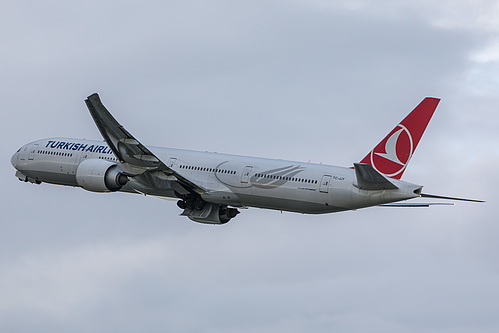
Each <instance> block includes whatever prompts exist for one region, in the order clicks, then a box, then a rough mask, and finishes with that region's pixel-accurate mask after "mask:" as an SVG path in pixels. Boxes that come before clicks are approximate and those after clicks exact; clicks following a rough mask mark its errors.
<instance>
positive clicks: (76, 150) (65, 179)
mask: <svg viewBox="0 0 499 333" xmlns="http://www.w3.org/2000/svg"><path fill="white" fill-rule="evenodd" d="M439 102H440V99H438V98H433V97H427V98H425V99H424V100H423V101H422V102H421V103H420V104H419V105H418V106H416V108H415V109H414V110H413V111H412V112H411V113H409V115H408V116H407V117H405V118H404V119H403V120H402V121H401V122H400V123H399V124H398V125H397V126H395V128H394V129H393V130H392V131H391V132H390V133H388V135H387V136H386V137H385V138H384V139H383V140H381V142H379V143H378V145H376V146H375V147H374V148H373V149H372V150H371V151H370V152H369V153H368V154H367V155H366V156H365V157H364V158H363V159H362V160H360V162H358V163H353V166H352V167H339V166H332V165H324V164H314V163H304V162H296V161H286V160H278V159H268V158H258V157H248V156H238V155H228V154H219V153H212V152H201V151H192V150H183V149H174V148H162V147H152V146H145V145H143V144H142V143H141V142H139V141H138V140H137V139H136V138H135V137H134V136H133V135H132V134H130V133H129V132H128V131H127V130H126V129H125V128H124V127H123V126H122V125H121V124H120V123H119V122H118V121H117V120H116V119H115V118H114V117H113V116H112V115H111V113H109V111H108V110H107V109H106V107H105V106H104V105H103V104H102V102H101V99H100V97H99V95H98V94H97V93H94V94H92V95H90V96H88V97H87V99H86V100H85V103H86V105H87V107H88V109H89V111H90V114H91V116H92V118H93V120H94V122H95V124H96V125H97V128H98V129H99V131H100V133H101V135H102V137H103V138H104V142H105V143H104V142H103V141H94V140H82V139H73V138H48V139H42V140H38V141H34V142H31V143H28V144H26V145H24V146H22V147H21V148H20V149H19V150H18V151H17V152H16V153H15V154H14V155H13V156H12V159H11V162H12V165H13V166H14V168H15V169H16V170H17V171H16V176H17V178H19V180H21V181H24V182H31V183H35V184H41V183H50V184H57V185H66V186H74V187H81V188H83V189H85V190H88V191H93V192H117V191H119V192H128V193H138V194H144V195H149V196H154V197H161V198H169V199H174V200H178V201H177V205H178V207H179V208H181V209H182V210H183V211H182V213H181V215H183V216H187V217H188V218H189V219H191V220H193V221H195V222H200V223H207V224H224V223H227V222H229V221H230V220H231V219H233V218H234V217H236V215H238V214H239V213H240V212H239V209H244V208H248V207H257V208H263V209H273V210H278V211H281V212H282V211H289V212H297V213H304V214H325V213H335V212H340V211H347V210H356V209H360V208H365V207H371V206H395V207H428V206H430V205H433V204H439V203H418V202H406V200H408V199H413V198H419V197H427V198H437V199H450V200H462V201H472V202H483V201H481V200H473V199H463V198H455V197H445V196H438V195H431V194H424V193H422V188H423V186H421V185H416V184H412V183H409V182H406V181H402V180H401V177H402V175H403V173H404V171H405V170H406V168H407V165H408V164H409V161H410V160H411V157H412V156H413V154H414V151H415V150H416V147H417V145H418V143H419V141H420V139H421V137H422V135H423V133H424V131H425V129H426V127H427V125H428V123H429V121H430V119H431V117H432V116H433V113H434V111H435V110H436V108H437V105H438V103H439ZM440 204H443V203H440Z"/></svg>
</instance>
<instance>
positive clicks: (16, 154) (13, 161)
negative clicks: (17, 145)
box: [10, 150, 19, 169]
mask: <svg viewBox="0 0 499 333" xmlns="http://www.w3.org/2000/svg"><path fill="white" fill-rule="evenodd" d="M18 156H19V150H18V151H17V152H16V153H15V154H14V155H12V158H11V159H10V163H12V166H13V167H14V168H16V169H17V158H18Z"/></svg>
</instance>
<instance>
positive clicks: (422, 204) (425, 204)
mask: <svg viewBox="0 0 499 333" xmlns="http://www.w3.org/2000/svg"><path fill="white" fill-rule="evenodd" d="M430 206H454V204H453V203H446V202H396V203H390V204H384V205H380V207H430Z"/></svg>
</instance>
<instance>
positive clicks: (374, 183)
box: [353, 163, 398, 191]
mask: <svg viewBox="0 0 499 333" xmlns="http://www.w3.org/2000/svg"><path fill="white" fill-rule="evenodd" d="M353 165H354V167H355V175H356V176H357V184H356V186H357V187H358V188H360V189H361V190H367V191H374V190H396V189H398V187H397V186H395V185H393V183H392V182H390V181H389V180H388V179H386V178H385V177H384V176H383V175H382V174H380V173H379V172H378V171H376V170H374V168H373V167H372V166H370V165H369V164H363V163H354V164H353Z"/></svg>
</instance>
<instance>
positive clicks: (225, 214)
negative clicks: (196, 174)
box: [178, 201, 239, 224]
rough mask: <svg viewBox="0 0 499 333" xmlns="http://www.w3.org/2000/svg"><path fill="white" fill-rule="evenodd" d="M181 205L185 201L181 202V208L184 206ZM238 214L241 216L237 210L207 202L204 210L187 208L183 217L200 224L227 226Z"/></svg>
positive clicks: (192, 207)
mask: <svg viewBox="0 0 499 333" xmlns="http://www.w3.org/2000/svg"><path fill="white" fill-rule="evenodd" d="M181 203H183V201H179V203H178V205H179V207H180V206H184V205H183V204H181ZM184 207H185V206H184ZM237 214H239V211H238V210H237V209H235V208H229V207H227V206H226V205H220V204H213V203H207V202H206V203H205V204H204V206H203V207H202V208H199V207H194V206H187V207H186V208H185V209H184V211H183V213H182V214H181V215H184V216H187V217H188V218H190V219H191V220H192V221H195V222H199V223H207V224H225V223H227V222H229V221H230V220H231V219H232V218H233V217H236V215H237Z"/></svg>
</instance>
